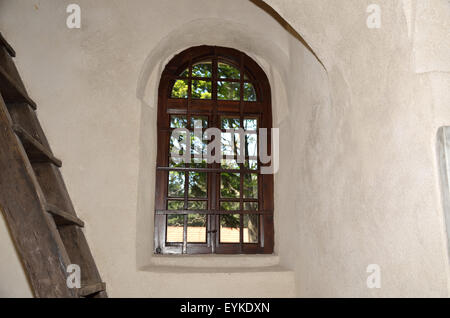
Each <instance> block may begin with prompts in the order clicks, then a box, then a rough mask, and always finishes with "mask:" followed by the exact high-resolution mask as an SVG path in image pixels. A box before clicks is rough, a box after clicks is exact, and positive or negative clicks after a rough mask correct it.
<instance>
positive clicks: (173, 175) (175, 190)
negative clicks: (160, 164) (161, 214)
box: [168, 171, 184, 198]
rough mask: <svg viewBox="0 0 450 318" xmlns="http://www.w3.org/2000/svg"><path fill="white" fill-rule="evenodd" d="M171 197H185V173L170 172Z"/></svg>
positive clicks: (169, 193)
mask: <svg viewBox="0 0 450 318" xmlns="http://www.w3.org/2000/svg"><path fill="white" fill-rule="evenodd" d="M168 190H169V191H168V195H169V197H175V198H182V197H184V172H180V171H169V189H168Z"/></svg>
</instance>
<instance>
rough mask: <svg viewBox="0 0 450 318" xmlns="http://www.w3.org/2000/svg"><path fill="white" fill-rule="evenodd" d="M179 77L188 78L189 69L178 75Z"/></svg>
mask: <svg viewBox="0 0 450 318" xmlns="http://www.w3.org/2000/svg"><path fill="white" fill-rule="evenodd" d="M179 76H180V77H188V76H189V69H188V68H187V69H185V70H184V71H183V72H181V73H180V75H179Z"/></svg>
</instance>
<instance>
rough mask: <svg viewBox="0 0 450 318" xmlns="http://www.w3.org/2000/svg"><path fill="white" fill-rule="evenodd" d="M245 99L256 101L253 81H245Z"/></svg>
mask: <svg viewBox="0 0 450 318" xmlns="http://www.w3.org/2000/svg"><path fill="white" fill-rule="evenodd" d="M244 100H245V101H248V102H256V92H255V88H254V87H253V84H252V83H244Z"/></svg>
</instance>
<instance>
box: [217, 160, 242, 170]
mask: <svg viewBox="0 0 450 318" xmlns="http://www.w3.org/2000/svg"><path fill="white" fill-rule="evenodd" d="M220 167H221V168H222V169H229V170H231V169H233V170H235V169H239V168H240V167H239V164H238V163H237V160H235V159H222V163H221V165H220Z"/></svg>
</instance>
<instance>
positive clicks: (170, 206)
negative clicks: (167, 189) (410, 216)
mask: <svg viewBox="0 0 450 318" xmlns="http://www.w3.org/2000/svg"><path fill="white" fill-rule="evenodd" d="M167 210H172V211H175V210H184V201H175V200H169V201H167Z"/></svg>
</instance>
